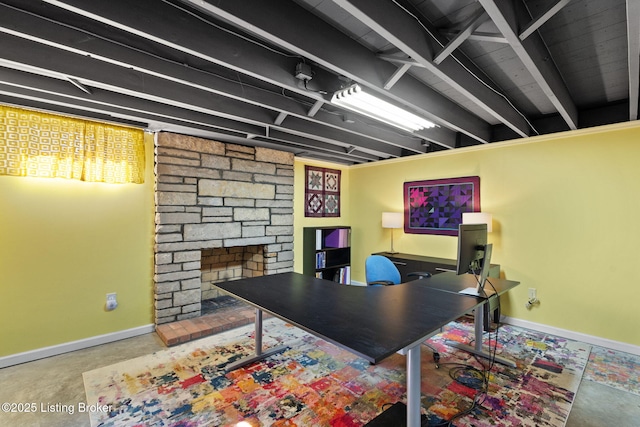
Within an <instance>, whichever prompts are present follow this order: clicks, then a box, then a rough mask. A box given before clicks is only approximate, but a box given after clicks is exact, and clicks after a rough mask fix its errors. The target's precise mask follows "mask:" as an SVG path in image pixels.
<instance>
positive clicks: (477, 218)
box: [462, 212, 493, 233]
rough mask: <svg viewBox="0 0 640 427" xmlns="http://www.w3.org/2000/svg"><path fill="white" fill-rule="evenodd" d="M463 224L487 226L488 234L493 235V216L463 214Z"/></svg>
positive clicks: (477, 213) (481, 213) (471, 213)
mask: <svg viewBox="0 0 640 427" xmlns="http://www.w3.org/2000/svg"><path fill="white" fill-rule="evenodd" d="M462 223H463V224H487V232H488V233H491V231H492V230H493V226H492V224H493V216H492V215H491V214H490V213H486V212H463V213H462Z"/></svg>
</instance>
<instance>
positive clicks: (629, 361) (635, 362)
mask: <svg viewBox="0 0 640 427" xmlns="http://www.w3.org/2000/svg"><path fill="white" fill-rule="evenodd" d="M584 379H585V380H588V381H594V382H597V383H600V384H604V385H608V386H609V387H613V388H616V389H618V390H622V391H626V392H629V393H633V394H636V395H638V396H640V356H637V355H635V354H629V353H624V352H621V351H616V350H611V349H608V348H604V347H598V346H593V348H592V349H591V354H590V355H589V363H587V368H586V369H585V371H584Z"/></svg>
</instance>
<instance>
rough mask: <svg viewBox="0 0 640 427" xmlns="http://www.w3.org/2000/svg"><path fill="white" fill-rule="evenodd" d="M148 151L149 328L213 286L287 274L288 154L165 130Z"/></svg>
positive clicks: (181, 313)
mask: <svg viewBox="0 0 640 427" xmlns="http://www.w3.org/2000/svg"><path fill="white" fill-rule="evenodd" d="M155 150H156V151H155V167H156V171H155V172H156V192H155V205H156V219H155V224H156V233H155V262H154V264H155V274H154V282H155V287H154V294H155V295H154V300H155V320H156V324H157V325H159V324H163V323H169V322H174V321H177V320H183V319H189V318H193V317H198V316H200V313H201V301H202V299H209V298H215V297H217V296H219V295H218V293H217V291H216V289H215V287H214V286H212V285H213V284H214V283H216V282H218V281H222V280H233V279H238V278H241V277H254V276H259V275H263V274H265V275H266V274H275V273H280V272H285V271H293V179H294V178H293V154H291V153H287V152H283V151H277V150H272V149H268V148H261V147H248V146H242V145H238V144H229V143H222V142H218V141H211V140H206V139H202V138H196V137H190V136H184V135H178V134H172V133H165V132H163V133H159V134H157V137H156V147H155Z"/></svg>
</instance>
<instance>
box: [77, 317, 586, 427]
mask: <svg viewBox="0 0 640 427" xmlns="http://www.w3.org/2000/svg"><path fill="white" fill-rule="evenodd" d="M252 330H253V327H252V325H251V326H247V327H243V328H239V329H236V330H233V331H229V332H225V333H224V334H219V335H216V336H212V337H208V338H203V339H201V340H198V341H194V342H191V343H187V344H184V345H181V346H179V347H174V348H171V349H167V350H163V351H160V352H157V353H154V354H151V355H148V356H144V357H140V358H137V359H133V360H129V361H126V362H122V363H118V364H115V365H111V366H107V367H103V368H100V369H96V370H93V371H89V372H85V373H84V374H83V377H84V383H85V390H86V394H87V402H88V403H89V404H100V405H110V409H111V410H110V412H108V413H102V414H99V413H94V414H91V425H92V426H93V427H96V426H105V427H107V426H114V427H123V426H171V427H200V426H236V425H244V426H305V427H306V426H361V425H364V424H366V423H367V422H369V421H370V420H372V419H373V418H374V417H375V416H376V415H378V414H379V413H381V412H382V411H383V410H384V409H386V408H387V407H389V406H390V405H391V404H393V403H395V402H398V401H401V402H403V401H405V398H406V395H405V358H404V356H401V355H399V354H395V355H393V356H391V357H389V358H387V359H386V360H384V361H383V362H382V363H380V364H378V365H371V364H369V363H368V362H367V361H366V360H364V359H361V358H359V357H357V356H355V355H353V354H351V353H349V352H348V351H345V350H342V349H340V348H338V347H336V346H335V345H332V344H330V343H328V342H326V341H323V340H321V339H319V338H316V337H314V336H312V335H310V334H308V333H306V332H304V331H302V330H300V329H298V328H296V327H293V326H291V325H288V324H286V323H284V322H282V321H280V320H278V319H268V320H266V321H265V322H264V330H265V334H264V335H265V336H264V338H263V343H264V345H266V346H272V345H277V344H285V345H287V347H288V349H287V350H285V351H284V352H282V353H280V354H276V355H273V356H271V357H269V358H267V359H265V360H264V361H261V362H257V363H254V364H252V365H249V366H247V367H245V368H240V369H237V370H235V371H232V372H230V373H226V372H225V370H224V368H225V366H226V365H227V364H228V363H230V362H233V361H234V360H237V359H238V358H240V357H242V356H244V355H248V354H251V353H252V351H253V339H252ZM472 337H473V324H472V322H471V321H469V320H466V319H460V320H459V321H457V322H453V323H451V324H449V325H448V326H447V327H445V328H444V331H443V333H441V334H439V335H437V336H435V337H433V338H432V339H430V340H429V341H427V343H426V344H427V345H428V346H429V347H431V348H434V349H437V351H438V352H439V354H440V365H439V368H437V367H436V364H435V363H434V361H433V356H432V351H431V348H429V347H428V346H427V345H423V347H422V349H423V351H422V352H421V353H422V387H421V389H422V410H423V413H424V414H425V415H426V416H427V417H428V419H429V423H430V425H434V426H435V425H454V426H474V427H485V426H487V427H488V426H504V427H508V426H564V425H565V422H566V419H567V417H568V415H569V411H570V409H571V405H572V402H573V398H574V394H575V392H576V391H577V388H578V386H579V383H580V379H581V377H582V373H583V371H584V368H585V364H586V363H587V359H588V356H589V352H590V346H588V345H586V344H584V343H578V342H574V341H570V340H565V339H561V338H558V337H555V336H550V335H545V334H541V333H536V332H533V331H530V330H526V329H522V328H518V327H513V326H503V327H501V328H500V331H499V334H498V338H497V339H496V338H495V334H493V333H492V334H485V341H486V343H487V345H491V346H492V348H494V349H495V351H496V353H497V354H500V355H501V356H503V357H507V358H509V359H512V360H514V361H516V363H517V368H509V367H506V366H502V365H499V364H496V365H494V366H493V367H492V369H491V370H490V371H484V372H483V370H484V368H483V364H485V365H487V366H488V363H487V362H486V361H485V360H484V359H482V360H481V361H482V363H483V364H481V363H480V362H479V361H478V360H476V359H475V358H474V357H471V356H469V354H467V353H465V352H463V351H460V350H456V349H454V348H452V347H449V346H447V345H446V343H445V341H446V340H455V341H459V342H464V343H469V342H470V340H471V339H472ZM485 378H486V379H488V385H485V384H487V383H485V381H484V380H485ZM241 421H244V422H245V423H246V424H238V423H239V422H241ZM449 421H451V424H448V422H449Z"/></svg>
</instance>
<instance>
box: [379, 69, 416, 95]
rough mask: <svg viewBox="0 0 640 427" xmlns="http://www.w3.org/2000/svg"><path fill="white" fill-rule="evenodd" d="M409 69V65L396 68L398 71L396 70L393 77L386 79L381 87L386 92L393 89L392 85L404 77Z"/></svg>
mask: <svg viewBox="0 0 640 427" xmlns="http://www.w3.org/2000/svg"><path fill="white" fill-rule="evenodd" d="M409 68H411V64H406V63H405V64H402V65H400V66H399V67H398V69H397V70H396V72H395V73H393V75H391V77H389V79H387V81H386V82H385V83H384V85H383V87H384V88H385V89H386V90H389V89H391V88H392V87H393V85H394V84H396V82H397V81H398V80H400V77H402V76H404V73H406V72H407V71H409Z"/></svg>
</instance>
